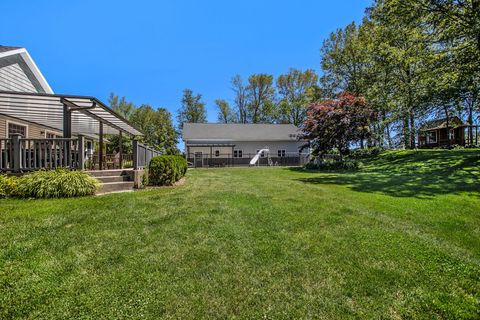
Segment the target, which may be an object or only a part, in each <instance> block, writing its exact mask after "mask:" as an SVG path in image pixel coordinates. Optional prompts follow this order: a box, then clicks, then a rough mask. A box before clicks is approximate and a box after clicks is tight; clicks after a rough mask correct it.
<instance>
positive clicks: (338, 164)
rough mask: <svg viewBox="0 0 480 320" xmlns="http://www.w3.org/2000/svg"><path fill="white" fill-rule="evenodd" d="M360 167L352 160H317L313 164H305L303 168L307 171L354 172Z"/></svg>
mask: <svg viewBox="0 0 480 320" xmlns="http://www.w3.org/2000/svg"><path fill="white" fill-rule="evenodd" d="M359 166H360V164H359V162H358V161H357V160H354V159H349V158H344V159H319V160H317V161H314V162H310V163H307V164H306V165H305V168H306V169H308V170H320V171H322V170H325V171H335V170H356V169H358V168H359Z"/></svg>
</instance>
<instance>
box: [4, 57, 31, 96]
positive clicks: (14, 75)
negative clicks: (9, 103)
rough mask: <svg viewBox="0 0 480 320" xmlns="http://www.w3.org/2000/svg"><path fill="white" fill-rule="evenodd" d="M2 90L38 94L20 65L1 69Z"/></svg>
mask: <svg viewBox="0 0 480 320" xmlns="http://www.w3.org/2000/svg"><path fill="white" fill-rule="evenodd" d="M0 90H2V91H17V92H37V90H36V89H35V86H34V85H33V84H32V82H31V81H30V80H29V79H28V77H27V75H26V74H25V72H23V70H22V68H21V67H20V65H19V64H18V63H15V64H11V65H8V66H5V67H2V68H0Z"/></svg>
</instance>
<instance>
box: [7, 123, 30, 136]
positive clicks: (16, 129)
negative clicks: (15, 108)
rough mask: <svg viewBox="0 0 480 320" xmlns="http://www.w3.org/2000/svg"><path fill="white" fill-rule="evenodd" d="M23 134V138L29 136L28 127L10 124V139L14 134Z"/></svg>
mask: <svg viewBox="0 0 480 320" xmlns="http://www.w3.org/2000/svg"><path fill="white" fill-rule="evenodd" d="M16 133H17V134H21V135H22V137H24V138H25V137H26V136H27V126H22V125H20V124H16V123H11V122H10V123H8V136H9V137H10V136H11V135H12V134H16Z"/></svg>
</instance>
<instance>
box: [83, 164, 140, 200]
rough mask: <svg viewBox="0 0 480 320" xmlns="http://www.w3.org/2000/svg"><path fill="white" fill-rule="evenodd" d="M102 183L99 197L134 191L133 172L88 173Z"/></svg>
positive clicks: (106, 171) (95, 171) (119, 170)
mask: <svg viewBox="0 0 480 320" xmlns="http://www.w3.org/2000/svg"><path fill="white" fill-rule="evenodd" d="M88 173H89V174H90V175H91V176H93V177H95V178H97V179H98V180H99V181H100V189H99V190H98V191H97V195H99V194H106V193H113V192H128V191H133V170H131V169H118V170H94V171H89V172H88Z"/></svg>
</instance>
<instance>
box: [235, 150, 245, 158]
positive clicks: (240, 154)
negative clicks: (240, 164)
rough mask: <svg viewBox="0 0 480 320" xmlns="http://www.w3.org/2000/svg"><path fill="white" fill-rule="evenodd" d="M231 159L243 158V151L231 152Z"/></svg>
mask: <svg viewBox="0 0 480 320" xmlns="http://www.w3.org/2000/svg"><path fill="white" fill-rule="evenodd" d="M233 157H234V158H242V157H243V151H242V150H233Z"/></svg>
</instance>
